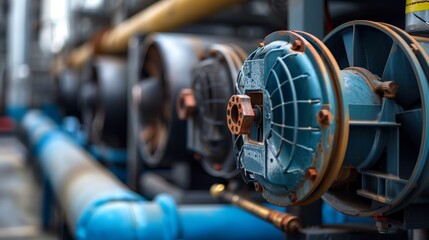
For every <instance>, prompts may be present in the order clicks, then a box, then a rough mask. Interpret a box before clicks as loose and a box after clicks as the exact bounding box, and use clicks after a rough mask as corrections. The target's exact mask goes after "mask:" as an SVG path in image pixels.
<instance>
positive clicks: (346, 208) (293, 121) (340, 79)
mask: <svg viewBox="0 0 429 240" xmlns="http://www.w3.org/2000/svg"><path fill="white" fill-rule="evenodd" d="M428 42H429V40H428V39H424V38H413V37H411V36H409V35H408V34H407V33H405V32H404V31H402V30H400V29H398V28H396V27H393V26H390V25H387V24H382V23H375V22H369V21H354V22H350V23H347V24H344V25H342V26H340V27H339V28H337V29H336V30H334V31H333V32H332V33H331V34H330V35H329V36H328V37H327V38H326V40H325V43H323V42H322V41H320V40H318V39H317V38H315V37H314V36H312V35H310V34H308V33H305V32H299V31H280V32H275V33H272V34H270V35H268V36H267V37H266V38H265V40H264V42H263V44H261V46H260V47H259V48H258V49H257V50H256V51H254V52H253V53H252V54H251V55H250V56H249V58H248V59H247V60H246V61H245V63H244V64H243V67H242V69H241V71H240V74H239V77H238V80H237V85H236V94H237V95H234V96H233V97H232V98H231V99H232V100H231V101H230V104H231V105H232V106H237V104H236V102H237V99H236V97H238V96H240V98H242V99H248V100H249V101H250V103H251V106H252V109H254V110H255V109H257V111H255V116H257V115H260V116H261V117H259V118H256V117H254V118H253V121H252V123H251V126H250V130H249V131H247V130H248V127H245V130H246V131H239V130H240V129H236V126H237V124H238V119H239V118H238V117H237V118H235V117H234V116H236V114H232V106H228V109H227V114H226V115H227V121H229V120H231V122H233V121H232V120H233V119H234V118H235V119H237V121H236V122H234V124H231V125H230V130H231V133H233V134H238V137H240V138H242V140H243V141H242V144H240V145H238V144H237V145H235V148H236V149H237V151H238V152H239V155H238V157H237V159H236V160H237V165H238V167H239V168H240V170H241V172H242V174H243V177H244V179H245V180H246V181H248V182H258V183H259V185H260V186H262V188H261V189H260V190H261V192H262V194H263V197H264V198H265V199H266V200H267V201H269V202H271V203H274V204H277V205H282V206H287V205H305V204H308V203H311V202H313V201H315V200H317V199H319V198H320V197H322V195H323V197H324V199H325V200H326V201H327V202H328V203H329V204H331V205H332V206H333V207H334V208H336V209H337V210H339V211H341V212H343V213H345V214H348V215H353V216H381V215H384V214H390V213H393V212H395V211H398V210H400V209H402V208H403V207H405V206H407V205H409V204H410V203H413V201H415V200H416V197H417V196H419V194H421V192H422V191H425V190H426V189H427V188H428V187H429V186H428V184H427V182H428V180H429V174H427V172H428V171H427V170H428V169H429V164H428V163H427V154H428V151H429V147H428V146H427V145H428V143H427V141H426V136H428V135H427V134H428V132H427V131H429V130H428V129H429V128H428V126H427V120H426V119H427V111H426V109H425V106H428V104H429V102H427V101H428V99H427V95H428V93H429V87H428V82H427V76H429V65H428V62H429V61H428V60H429V58H428V56H427V53H426V52H425V50H424V49H429V48H428V46H429V44H428ZM246 101H247V100H246ZM242 108H243V106H241V108H239V107H237V109H242ZM228 110H229V112H228ZM234 111H235V110H234ZM238 116H240V115H238ZM255 118H256V119H255ZM237 127H238V126H237Z"/></svg>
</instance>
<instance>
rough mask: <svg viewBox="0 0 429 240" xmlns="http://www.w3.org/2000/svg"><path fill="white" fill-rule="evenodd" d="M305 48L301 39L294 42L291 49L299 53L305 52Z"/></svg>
mask: <svg viewBox="0 0 429 240" xmlns="http://www.w3.org/2000/svg"><path fill="white" fill-rule="evenodd" d="M304 48H305V44H304V42H303V41H302V40H301V39H296V40H295V41H294V42H293V44H292V47H291V49H292V50H293V51H297V52H304Z"/></svg>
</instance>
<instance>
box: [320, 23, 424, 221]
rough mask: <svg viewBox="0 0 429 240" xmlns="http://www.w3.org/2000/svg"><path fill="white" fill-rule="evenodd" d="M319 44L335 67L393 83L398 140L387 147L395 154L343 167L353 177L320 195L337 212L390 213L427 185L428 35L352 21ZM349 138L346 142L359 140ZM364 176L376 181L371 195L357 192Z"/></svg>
mask: <svg viewBox="0 0 429 240" xmlns="http://www.w3.org/2000/svg"><path fill="white" fill-rule="evenodd" d="M324 43H325V44H326V46H327V47H328V48H329V49H330V50H331V52H332V54H333V56H334V57H335V59H336V61H337V62H338V64H339V66H340V67H341V69H345V68H348V67H359V68H364V69H366V70H369V71H370V72H371V73H373V74H376V75H377V76H379V77H380V79H381V81H393V82H395V83H396V84H397V85H398V88H399V90H398V92H397V93H396V96H395V98H394V101H395V104H396V105H397V106H399V108H398V109H399V110H398V111H397V113H396V116H395V118H396V122H397V123H398V124H400V127H399V142H398V143H397V144H396V145H395V147H393V148H392V149H393V150H394V151H398V154H399V156H400V157H399V158H398V159H394V158H388V157H386V156H381V157H380V158H379V159H377V163H376V164H374V165H373V166H370V167H367V168H365V169H359V171H358V172H357V173H347V171H343V172H342V174H341V175H347V174H352V175H353V174H358V176H359V177H358V178H357V181H349V182H346V183H341V182H338V183H336V184H335V186H334V187H332V188H331V189H330V190H329V191H328V193H327V194H325V195H324V200H325V201H327V202H328V203H329V204H330V205H332V206H333V207H334V208H335V209H337V210H338V211H341V212H343V213H345V214H348V215H353V216H376V217H380V216H382V215H385V214H390V213H392V212H395V211H397V210H399V209H401V208H403V207H404V206H406V205H408V204H410V203H411V202H412V201H413V200H415V199H416V197H417V196H418V195H419V194H421V192H422V191H424V190H425V189H427V182H428V179H429V175H428V174H427V172H428V171H429V164H428V163H427V158H428V151H429V144H428V141H427V139H426V138H427V136H428V134H429V132H428V131H429V128H428V126H427V124H428V123H427V118H428V112H427V111H426V108H425V107H426V106H428V104H429V102H428V97H427V95H428V93H429V87H428V84H427V82H428V79H427V76H429V64H428V63H429V58H428V55H427V53H426V51H425V49H427V46H428V39H419V38H416V39H415V38H413V37H412V36H410V35H408V34H407V33H406V32H405V31H403V30H401V29H399V28H397V27H394V26H391V25H387V24H383V23H377V22H370V21H352V22H349V23H345V24H343V25H341V26H339V27H338V28H336V29H335V30H334V31H332V32H331V33H330V34H329V35H328V36H327V37H326V38H325V40H324ZM350 137H351V139H350V140H349V144H359V141H365V140H364V139H354V138H352V136H350ZM386 152H388V151H386ZM387 154H388V153H387ZM392 169H393V170H392ZM369 173H370V175H368V174H369ZM339 178H341V176H339ZM364 178H367V180H366V182H371V181H378V184H377V185H373V186H374V187H372V188H373V189H374V193H373V194H363V193H362V190H361V189H363V187H362V185H363V184H364V182H363V180H362V181H361V179H364ZM371 179H372V180H371Z"/></svg>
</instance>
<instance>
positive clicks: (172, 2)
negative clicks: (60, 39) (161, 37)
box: [69, 0, 246, 67]
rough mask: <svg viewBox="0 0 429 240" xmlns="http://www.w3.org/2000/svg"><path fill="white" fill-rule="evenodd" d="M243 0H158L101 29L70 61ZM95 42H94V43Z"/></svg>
mask: <svg viewBox="0 0 429 240" xmlns="http://www.w3.org/2000/svg"><path fill="white" fill-rule="evenodd" d="M244 1H246V0H161V1H158V2H157V3H155V4H153V5H151V6H150V7H148V8H146V9H145V10H143V11H141V12H140V13H138V14H136V15H135V16H133V17H131V18H130V19H128V20H126V21H124V22H122V23H120V24H119V25H117V26H116V27H114V28H113V29H111V30H108V31H107V32H105V33H104V34H103V35H102V36H101V37H100V38H99V39H98V41H97V39H95V41H92V42H89V43H86V44H84V45H83V46H81V47H80V48H78V49H76V50H75V51H74V52H73V53H72V54H71V55H70V59H69V62H70V65H71V66H74V67H79V66H80V65H81V64H83V63H84V62H85V61H86V60H87V59H88V58H89V57H91V56H92V54H93V53H94V47H95V48H96V49H97V52H100V53H120V52H125V51H126V50H127V45H128V41H129V39H130V38H131V37H132V36H133V35H135V34H136V33H150V32H163V31H171V30H173V29H175V28H178V27H181V26H183V25H186V24H189V23H192V22H195V21H198V20H200V19H203V18H205V17H207V16H209V15H211V14H214V13H216V12H220V11H222V10H224V9H226V8H228V7H231V6H234V5H237V4H239V3H242V2H244ZM94 44H96V46H94Z"/></svg>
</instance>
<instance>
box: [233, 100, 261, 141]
mask: <svg viewBox="0 0 429 240" xmlns="http://www.w3.org/2000/svg"><path fill="white" fill-rule="evenodd" d="M254 117H255V113H254V111H253V107H252V103H251V101H250V97H249V96H247V95H233V96H232V97H231V98H230V99H229V102H228V107H227V110H226V121H227V123H228V128H229V130H230V131H231V133H232V134H235V135H240V134H249V133H250V128H251V126H252V122H253V118H254Z"/></svg>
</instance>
